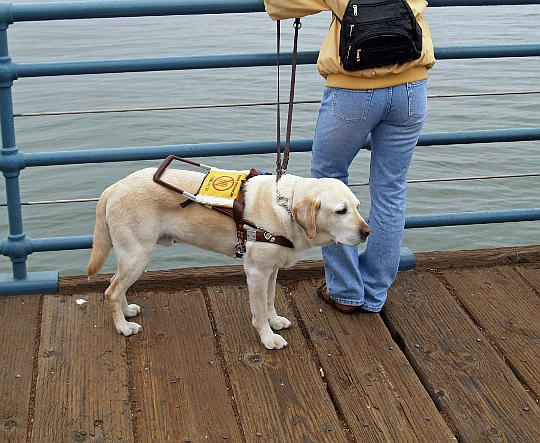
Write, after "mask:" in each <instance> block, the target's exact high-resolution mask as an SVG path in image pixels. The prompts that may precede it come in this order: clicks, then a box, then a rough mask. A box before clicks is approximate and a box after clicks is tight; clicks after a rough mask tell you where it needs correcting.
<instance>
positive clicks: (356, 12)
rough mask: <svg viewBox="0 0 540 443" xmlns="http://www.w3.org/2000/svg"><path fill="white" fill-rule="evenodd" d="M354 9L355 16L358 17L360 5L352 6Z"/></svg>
mask: <svg viewBox="0 0 540 443" xmlns="http://www.w3.org/2000/svg"><path fill="white" fill-rule="evenodd" d="M352 8H353V12H354V15H355V16H357V15H358V5H352Z"/></svg>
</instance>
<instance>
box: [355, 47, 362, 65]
mask: <svg viewBox="0 0 540 443" xmlns="http://www.w3.org/2000/svg"><path fill="white" fill-rule="evenodd" d="M360 52H362V50H361V49H357V50H356V61H357V62H359V61H360Z"/></svg>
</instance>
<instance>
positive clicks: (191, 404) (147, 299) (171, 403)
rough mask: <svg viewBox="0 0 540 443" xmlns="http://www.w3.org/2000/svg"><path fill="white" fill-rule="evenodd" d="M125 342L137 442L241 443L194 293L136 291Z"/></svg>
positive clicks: (209, 330) (202, 305)
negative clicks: (132, 327) (133, 324)
mask: <svg viewBox="0 0 540 443" xmlns="http://www.w3.org/2000/svg"><path fill="white" fill-rule="evenodd" d="M131 299H132V301H133V302H135V303H138V304H140V305H141V307H142V314H140V315H139V316H138V317H137V318H136V320H137V322H140V324H141V325H142V326H143V329H142V331H141V332H140V333H139V334H137V335H135V336H132V337H129V338H128V340H129V350H130V355H131V360H132V369H131V370H132V378H133V386H132V389H133V391H132V401H133V403H134V405H133V409H134V417H135V420H136V428H137V434H138V437H139V439H140V442H143V443H144V442H166V441H170V442H174V443H177V442H178V443H179V442H219V441H234V442H237V441H242V440H241V436H240V432H239V428H238V426H237V423H236V418H235V415H234V410H233V406H232V401H231V397H230V396H231V394H230V392H229V391H228V387H227V382H226V378H225V376H224V373H223V370H222V367H221V362H220V357H219V355H217V354H216V346H215V339H214V333H213V329H212V325H211V323H210V320H209V317H208V313H207V309H206V304H205V300H204V298H203V295H202V293H201V291H200V290H191V291H156V292H154V293H152V292H150V291H148V292H140V293H138V294H137V295H136V296H132V297H131Z"/></svg>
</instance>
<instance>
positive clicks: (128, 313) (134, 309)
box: [123, 304, 141, 317]
mask: <svg viewBox="0 0 540 443" xmlns="http://www.w3.org/2000/svg"><path fill="white" fill-rule="evenodd" d="M139 312H141V307H140V306H139V305H136V304H132V305H128V307H127V309H126V310H125V311H124V312H123V314H124V317H135V316H136V315H137V314H138V313H139Z"/></svg>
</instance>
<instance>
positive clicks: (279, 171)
mask: <svg viewBox="0 0 540 443" xmlns="http://www.w3.org/2000/svg"><path fill="white" fill-rule="evenodd" d="M276 23H277V90H278V91H277V161H276V181H278V180H279V179H280V178H281V176H282V175H283V174H285V173H286V172H287V166H288V164H289V153H290V151H291V128H292V112H293V103H294V86H295V79H296V64H297V54H298V30H299V29H300V28H301V27H302V23H301V22H300V19H299V18H295V19H294V25H293V26H294V43H293V52H292V62H291V86H290V89H289V109H288V113H287V132H286V134H285V151H284V152H283V161H281V135H280V127H281V118H280V108H279V105H280V93H279V90H280V80H279V68H280V65H281V60H280V35H281V27H280V20H278V21H277V22H276Z"/></svg>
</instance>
